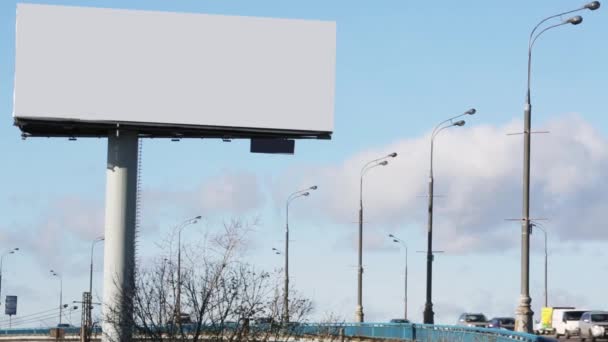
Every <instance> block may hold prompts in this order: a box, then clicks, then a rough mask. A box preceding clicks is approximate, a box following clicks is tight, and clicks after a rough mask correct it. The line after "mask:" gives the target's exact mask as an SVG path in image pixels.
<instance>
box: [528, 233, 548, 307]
mask: <svg viewBox="0 0 608 342" xmlns="http://www.w3.org/2000/svg"><path fill="white" fill-rule="evenodd" d="M530 226H532V227H534V228H538V229H540V230H541V232H543V235H544V237H545V293H544V294H545V307H548V306H549V294H548V292H549V291H548V290H547V287H548V286H547V273H548V271H547V268H548V263H549V261H548V259H549V255H548V250H547V230H545V228H543V227H542V226H541V225H540V224H539V223H530Z"/></svg>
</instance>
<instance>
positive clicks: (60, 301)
mask: <svg viewBox="0 0 608 342" xmlns="http://www.w3.org/2000/svg"><path fill="white" fill-rule="evenodd" d="M50 272H51V275H52V276H53V277H57V278H59V324H60V325H61V317H62V316H63V277H62V276H61V274H59V273H57V272H55V271H53V270H50Z"/></svg>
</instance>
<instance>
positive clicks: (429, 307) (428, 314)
mask: <svg viewBox="0 0 608 342" xmlns="http://www.w3.org/2000/svg"><path fill="white" fill-rule="evenodd" d="M475 112H476V110H475V108H471V109H469V110H467V111H466V112H464V113H462V114H460V115H456V116H454V117H452V118H449V119H447V120H445V121H442V122H441V123H439V124H438V125H437V126H435V128H434V129H433V132H432V133H431V158H430V159H431V167H430V171H429V206H428V231H427V250H426V303H425V304H424V314H423V321H424V323H425V324H434V321H435V318H434V316H435V313H434V312H433V302H432V299H431V294H432V289H433V183H434V178H433V148H434V143H435V137H436V136H437V135H438V134H439V133H440V132H441V131H443V130H444V129H446V128H450V127H455V126H458V127H462V126H464V124H465V121H464V120H459V121H454V120H455V119H457V118H459V117H461V116H465V115H473V114H475Z"/></svg>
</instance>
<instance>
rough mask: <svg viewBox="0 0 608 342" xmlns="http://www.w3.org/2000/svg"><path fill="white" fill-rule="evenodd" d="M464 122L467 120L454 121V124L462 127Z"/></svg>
mask: <svg viewBox="0 0 608 342" xmlns="http://www.w3.org/2000/svg"><path fill="white" fill-rule="evenodd" d="M464 124H465V121H464V120H460V121H456V122H454V124H453V126H460V127H462V126H464Z"/></svg>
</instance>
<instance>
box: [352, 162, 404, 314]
mask: <svg viewBox="0 0 608 342" xmlns="http://www.w3.org/2000/svg"><path fill="white" fill-rule="evenodd" d="M396 156H397V153H396V152H393V153H391V154H389V155H386V156H384V157H382V158H378V159H374V160H372V161H370V162H368V163H367V164H365V165H363V168H361V173H360V177H359V263H358V271H357V308H356V309H355V321H356V322H363V320H364V314H363V176H364V175H365V174H366V173H367V171H369V170H371V169H372V168H374V167H376V166H386V165H387V164H388V160H387V159H389V158H395V157H396Z"/></svg>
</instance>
